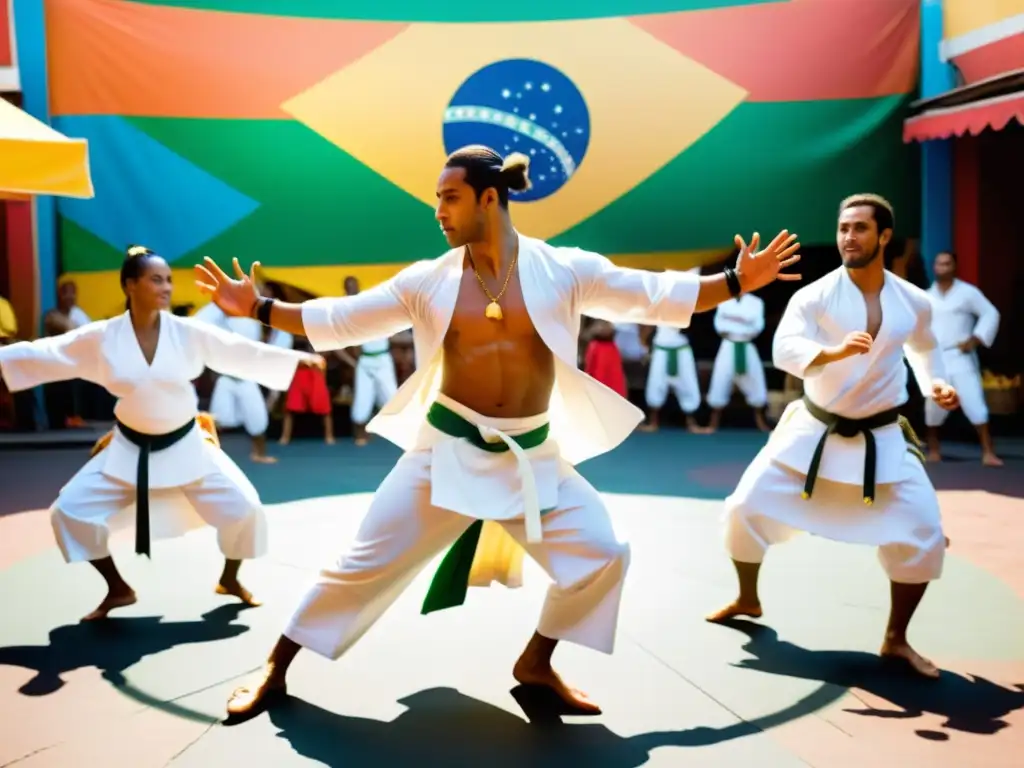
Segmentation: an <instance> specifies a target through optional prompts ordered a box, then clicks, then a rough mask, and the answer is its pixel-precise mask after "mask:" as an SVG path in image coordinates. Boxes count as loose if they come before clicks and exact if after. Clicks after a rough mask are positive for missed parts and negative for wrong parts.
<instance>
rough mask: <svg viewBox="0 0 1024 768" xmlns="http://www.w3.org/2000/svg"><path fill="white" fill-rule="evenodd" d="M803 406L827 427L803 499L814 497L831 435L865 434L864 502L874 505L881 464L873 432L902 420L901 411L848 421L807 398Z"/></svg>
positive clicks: (888, 411) (805, 485)
mask: <svg viewBox="0 0 1024 768" xmlns="http://www.w3.org/2000/svg"><path fill="white" fill-rule="evenodd" d="M804 405H805V406H806V407H807V412H808V413H809V414H811V416H813V417H814V418H816V419H817V420H818V421H820V422H821V423H822V424H824V425H825V426H826V427H827V428H826V429H825V434H823V435H822V436H821V440H819V441H818V446H817V447H816V448H815V449H814V455H813V456H812V457H811V466H809V467H808V468H807V481H806V482H805V483H804V492H803V497H804V498H805V499H809V498H811V493H812V492H813V491H814V481H815V480H817V479H818V467H819V466H820V465H821V454H822V453H824V451H825V442H826V441H827V440H828V437H829V435H832V434H836V435H839V436H840V437H856V436H857V435H864V503H865V504H871V503H873V502H874V500H875V470H876V465H877V463H878V450H877V448H876V446H875V436H874V434H873V432H872V430H875V429H879V428H880V427H887V426H889V425H890V424H896V423H897V422H899V420H900V412H899V409H898V408H890V409H889V410H887V411H882V412H880V413H876V414H874V415H873V416H868V417H867V418H863V419H847V418H845V417H843V416H837V415H836V414H834V413H829V412H828V411H826V410H825V409H824V408H821V407H819V406H817V405H815V404H814V403H812V402H811V401H810V399H808V397H807V396H806V395H804Z"/></svg>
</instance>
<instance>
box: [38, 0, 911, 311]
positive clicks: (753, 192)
mask: <svg viewBox="0 0 1024 768" xmlns="http://www.w3.org/2000/svg"><path fill="white" fill-rule="evenodd" d="M46 10H47V37H48V40H47V45H48V56H49V66H50V99H51V106H52V113H53V115H54V118H55V127H56V128H57V129H58V130H60V131H62V132H64V133H66V134H68V135H70V136H80V137H85V138H87V139H88V140H89V147H90V153H91V166H92V171H93V178H94V183H95V188H96V196H95V198H94V199H92V200H85V201H75V200H65V201H61V202H60V203H59V224H60V229H59V231H60V252H61V258H62V263H63V268H64V270H65V271H67V272H70V273H72V276H73V277H74V278H75V279H76V280H77V281H78V282H79V285H80V288H81V290H80V291H79V295H80V296H81V298H82V302H83V306H85V308H86V310H87V311H90V312H92V313H93V314H94V315H96V316H104V315H106V314H110V313H113V312H116V311H117V310H118V309H119V307H120V306H121V301H120V291H119V288H118V281H117V279H116V276H115V270H116V269H118V268H119V266H120V263H121V259H122V254H123V248H124V245H125V244H126V243H130V242H135V243H144V244H146V245H148V246H150V247H152V248H154V249H156V250H158V251H159V252H160V253H162V254H164V255H165V256H166V257H167V258H168V259H169V260H171V262H172V265H173V266H175V267H181V268H183V269H184V268H188V267H190V266H191V265H192V264H193V263H194V262H195V261H196V260H197V259H200V258H201V257H202V256H204V255H210V256H212V257H213V258H215V259H216V260H217V261H218V262H219V263H221V264H224V265H227V264H228V263H229V262H230V259H231V257H232V256H238V257H240V258H241V259H242V260H243V263H246V264H248V262H249V261H251V260H255V259H259V260H261V261H262V262H263V264H264V265H265V266H266V268H267V273H268V274H269V276H270V277H272V278H275V279H281V280H285V281H287V282H290V283H292V284H294V285H296V286H299V287H301V288H304V289H306V290H309V291H312V292H315V293H338V292H340V290H341V279H342V277H343V276H344V275H345V274H349V273H355V274H358V275H360V276H361V277H362V278H363V280H364V282H370V283H372V282H376V281H377V280H380V279H383V278H384V277H387V276H388V275H390V274H393V273H394V272H395V271H396V270H397V269H398V268H400V267H401V266H402V265H404V264H407V263H409V262H411V261H414V260H417V259H421V258H430V257H433V256H436V255H438V254H439V253H441V252H442V251H443V250H444V249H445V245H444V241H443V239H442V237H441V234H440V232H439V231H438V228H437V224H436V222H435V221H434V219H433V205H434V189H435V183H436V180H437V174H438V172H439V170H440V167H441V165H442V163H443V160H444V157H445V155H446V154H447V153H448V152H449V151H451V150H453V149H455V148H457V147H459V146H462V145H464V144H468V143H478V142H479V143H486V144H489V145H491V146H493V147H495V148H496V149H497V150H498V151H500V152H502V153H507V152H510V151H513V150H520V151H525V152H527V153H528V154H530V156H531V157H532V160H533V163H532V177H533V181H534V188H533V189H532V190H530V191H529V192H528V193H526V194H525V195H522V196H520V197H519V198H518V199H516V200H515V202H514V204H513V216H514V219H515V221H516V223H517V225H518V226H519V228H520V229H521V230H522V231H524V232H525V233H527V234H530V235H533V236H537V237H542V238H547V239H549V240H551V241H552V242H554V243H555V244H571V245H578V246H580V247H584V248H589V249H594V250H597V251H600V252H602V253H605V254H607V255H609V256H610V257H612V258H613V259H615V260H616V261H618V262H620V263H628V264H635V265H638V266H652V267H658V266H666V265H673V266H686V265H688V264H690V263H693V261H694V260H698V259H701V258H705V257H706V256H707V254H709V253H716V254H717V253H721V252H722V251H723V250H727V249H729V248H730V247H731V241H732V236H733V234H734V233H735V232H737V231H743V232H745V233H748V234H749V232H750V231H753V230H755V229H757V230H760V231H761V232H763V233H764V232H775V231H777V230H778V229H781V228H783V227H787V228H790V229H791V230H793V231H796V232H797V233H799V234H800V236H801V239H802V240H803V242H805V243H815V242H817V243H827V242H830V241H831V240H832V237H833V231H834V224H835V215H836V205H837V203H838V202H839V200H840V199H841V198H842V197H843V196H845V195H847V194H851V193H854V192H860V191H875V192H879V193H881V194H884V195H886V196H888V197H889V198H891V199H892V200H893V202H894V203H895V205H896V208H897V212H898V220H899V229H900V231H901V233H902V234H914V230H915V229H916V227H917V219H918V205H917V202H916V185H917V177H916V174H915V173H914V166H913V162H914V155H913V153H914V152H915V149H914V148H908V147H905V146H904V145H903V144H902V141H901V120H902V117H903V107H904V105H905V104H906V103H907V101H908V98H910V96H911V95H912V91H913V89H914V88H915V78H916V73H917V63H918V2H917V0H790V1H789V2H785V1H781V2H778V1H776V2H768V1H766V0H746V1H744V0H629V1H628V2H627V1H626V0H587V1H586V2H570V1H568V0H561V1H560V0H520V1H519V2H517V3H512V4H510V3H501V4H487V3H483V4H481V3H479V2H477V1H476V0H472V1H470V0H449V1H448V2H447V3H438V2H426V0H378V1H377V2H373V3H370V2H365V0H360V2H346V1H344V0H232V1H231V2H228V1H227V0H224V1H222V2H216V0H149V1H147V2H142V1H139V2H129V1H128V0H60V2H53V1H51V2H48V3H47V9H46ZM625 13H629V14H634V15H629V16H624V15H620V14H625ZM179 286H180V287H179V294H178V297H177V298H178V300H179V301H180V300H189V299H191V298H195V296H194V294H193V293H192V287H191V280H190V279H189V278H188V276H187V273H182V275H181V277H179Z"/></svg>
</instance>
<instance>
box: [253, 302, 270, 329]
mask: <svg viewBox="0 0 1024 768" xmlns="http://www.w3.org/2000/svg"><path fill="white" fill-rule="evenodd" d="M273 306H274V300H273V299H266V298H264V299H260V304H259V307H257V308H256V319H257V320H259V321H260V322H261V323H263V324H264V325H270V309H271V307H273Z"/></svg>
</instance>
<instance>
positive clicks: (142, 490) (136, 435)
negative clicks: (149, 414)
mask: <svg viewBox="0 0 1024 768" xmlns="http://www.w3.org/2000/svg"><path fill="white" fill-rule="evenodd" d="M195 426H196V422H195V419H191V420H189V422H188V423H187V424H182V425H181V426H180V427H178V428H177V429H176V430H174V431H173V432H168V433H166V434H163V435H147V434H146V433H144V432H136V431H135V430H134V429H132V428H131V427H126V426H125V425H124V424H122V423H121V422H120V421H118V422H117V429H118V431H119V432H120V433H121V434H122V435H124V437H125V439H126V440H128V442H129V443H131V444H132V445H135V446H137V447H138V449H139V464H138V468H137V469H136V471H135V552H136V553H137V554H140V555H145V556H146V557H151V555H150V536H149V455H150V454H151V453H152V452H153V451H163V450H166V449H167V448H170V447H171V446H172V445H174V444H175V443H177V442H179V441H180V440H182V439H183V438H184V437H185V435H187V434H188V433H189V432H191V431H192V430H193V429H195Z"/></svg>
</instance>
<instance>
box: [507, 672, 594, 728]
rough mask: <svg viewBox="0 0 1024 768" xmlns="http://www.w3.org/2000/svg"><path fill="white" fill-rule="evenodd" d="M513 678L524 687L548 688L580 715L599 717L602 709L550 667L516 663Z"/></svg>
mask: <svg viewBox="0 0 1024 768" xmlns="http://www.w3.org/2000/svg"><path fill="white" fill-rule="evenodd" d="M512 676H513V677H514V678H515V679H516V680H517V681H519V683H520V684H522V685H529V686H538V687H540V688H547V689H549V690H550V691H551V692H552V693H554V694H555V695H556V696H557V697H558V698H559V699H561V700H562V701H563V702H564V703H565V704H567V705H568V706H569V707H571V708H572V709H574V710H576V711H577V712H580V713H585V714H591V715H599V714H601V708H600V707H599V706H597V704H595V703H594V702H592V701H591V700H590V699H589V698H587V695H586V694H585V693H583V692H582V691H579V690H577V689H575V688H570V687H569V686H568V685H566V684H565V681H563V680H562V678H561V677H559V675H558V673H557V672H555V670H553V669H552V668H551V666H550V665H548V664H545V665H543V666H531V665H530V664H528V663H527V662H525V661H524V660H523V659H520V660H519V661H517V662H516V666H515V668H513V670H512Z"/></svg>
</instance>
